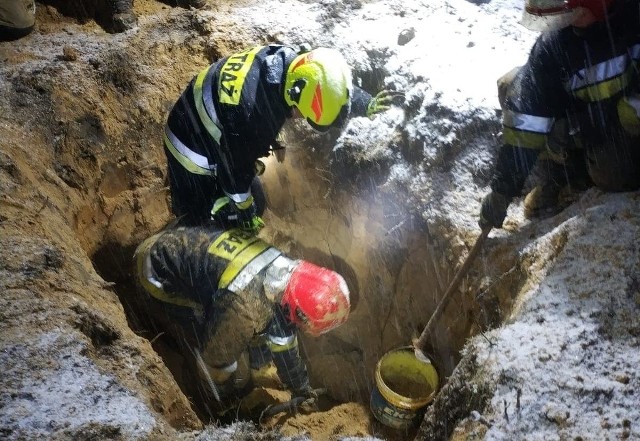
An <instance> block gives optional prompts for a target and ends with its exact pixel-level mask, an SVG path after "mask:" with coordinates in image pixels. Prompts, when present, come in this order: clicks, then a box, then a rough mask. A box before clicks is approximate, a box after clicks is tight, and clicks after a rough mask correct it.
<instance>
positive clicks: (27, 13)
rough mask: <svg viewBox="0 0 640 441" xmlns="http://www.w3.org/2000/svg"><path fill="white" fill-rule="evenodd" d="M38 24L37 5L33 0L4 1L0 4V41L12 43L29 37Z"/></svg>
mask: <svg viewBox="0 0 640 441" xmlns="http://www.w3.org/2000/svg"><path fill="white" fill-rule="evenodd" d="M35 23H36V4H35V2H34V1H33V0H4V1H2V2H0V41H12V40H17V39H18V38H22V37H24V36H25V35H28V34H29V33H30V32H31V31H32V30H33V28H34V26H35Z"/></svg>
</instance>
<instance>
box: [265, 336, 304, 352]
mask: <svg viewBox="0 0 640 441" xmlns="http://www.w3.org/2000/svg"><path fill="white" fill-rule="evenodd" d="M267 347H268V348H269V350H270V351H271V352H276V353H277V352H284V351H288V350H290V349H295V348H297V347H298V338H297V337H296V336H295V335H293V336H292V337H284V338H274V337H271V336H269V337H268V338H267Z"/></svg>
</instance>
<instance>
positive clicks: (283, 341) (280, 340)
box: [267, 334, 296, 346]
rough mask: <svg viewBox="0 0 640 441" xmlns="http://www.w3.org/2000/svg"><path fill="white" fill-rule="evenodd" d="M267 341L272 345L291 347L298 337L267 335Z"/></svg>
mask: <svg viewBox="0 0 640 441" xmlns="http://www.w3.org/2000/svg"><path fill="white" fill-rule="evenodd" d="M267 339H268V340H269V342H270V343H272V344H274V345H277V346H289V345H291V344H292V343H293V341H294V340H295V339H296V335H295V334H293V335H290V336H289V337H276V336H275V335H267Z"/></svg>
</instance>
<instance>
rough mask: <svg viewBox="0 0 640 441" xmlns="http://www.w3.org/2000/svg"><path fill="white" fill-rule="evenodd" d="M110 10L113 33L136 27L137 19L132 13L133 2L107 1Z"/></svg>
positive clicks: (126, 0)
mask: <svg viewBox="0 0 640 441" xmlns="http://www.w3.org/2000/svg"><path fill="white" fill-rule="evenodd" d="M109 3H110V4H109V6H110V7H111V10H112V13H113V15H112V20H113V30H114V32H124V31H128V30H129V29H133V28H134V27H136V26H137V25H138V17H136V15H135V14H134V13H133V0H109Z"/></svg>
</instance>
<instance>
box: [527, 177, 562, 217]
mask: <svg viewBox="0 0 640 441" xmlns="http://www.w3.org/2000/svg"><path fill="white" fill-rule="evenodd" d="M560 190H562V187H561V186H559V185H557V184H556V183H555V182H545V183H542V184H540V185H536V186H535V187H533V189H532V190H531V191H530V192H529V193H528V194H527V196H526V197H525V198H524V216H525V217H526V218H528V219H533V218H545V217H549V216H553V215H554V214H556V213H559V212H560V210H561V209H562V207H561V206H560V199H559V196H560Z"/></svg>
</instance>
